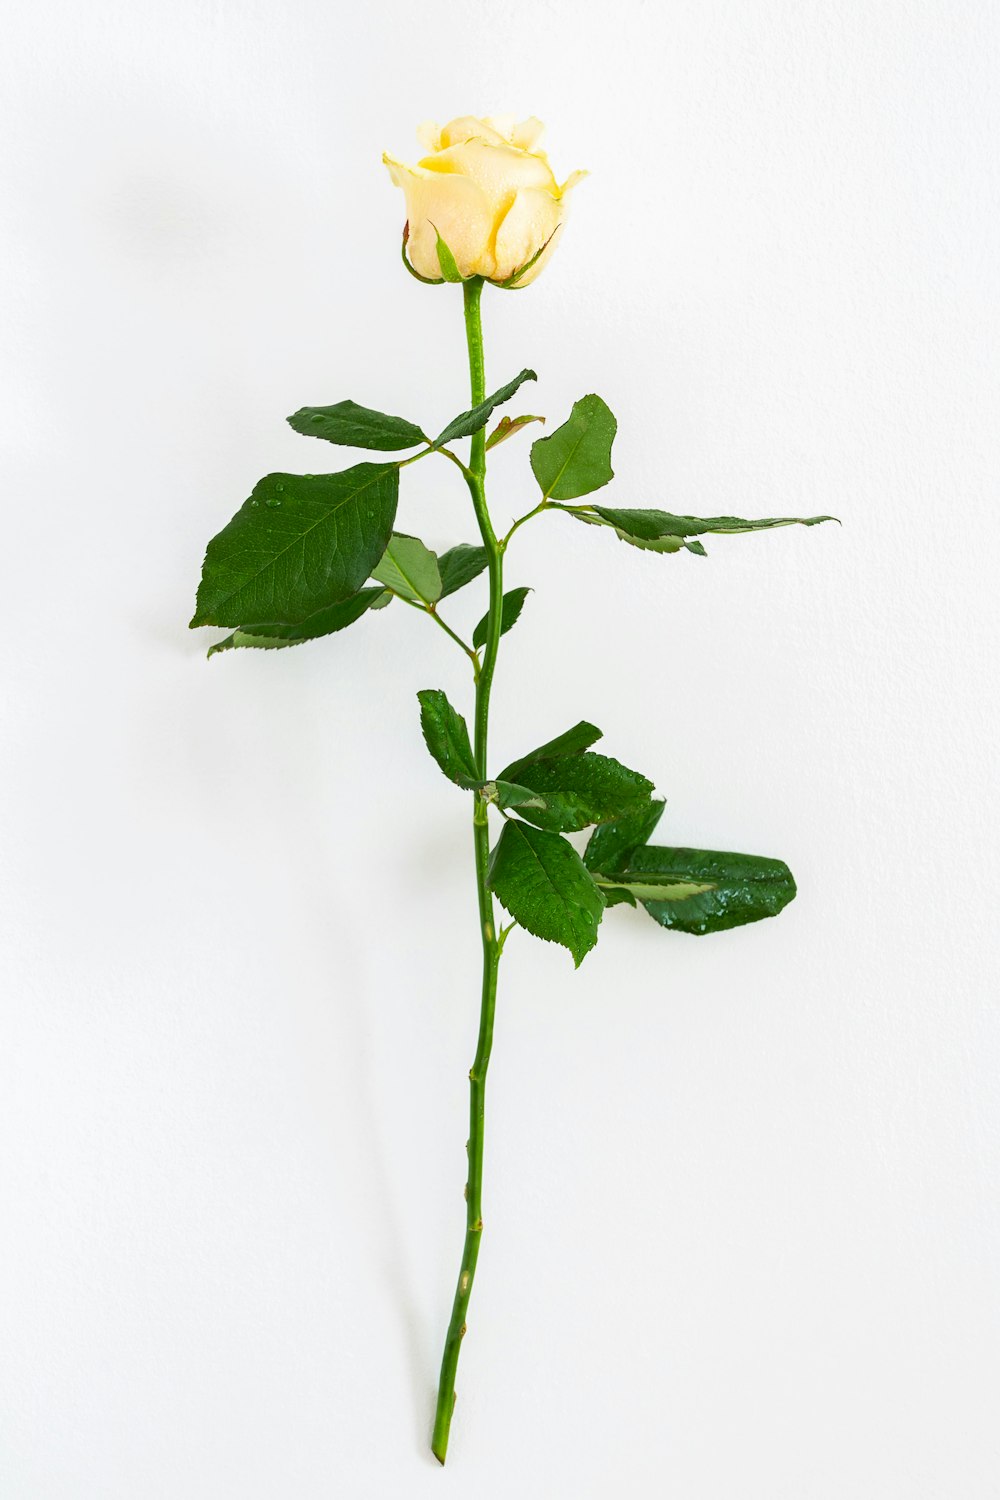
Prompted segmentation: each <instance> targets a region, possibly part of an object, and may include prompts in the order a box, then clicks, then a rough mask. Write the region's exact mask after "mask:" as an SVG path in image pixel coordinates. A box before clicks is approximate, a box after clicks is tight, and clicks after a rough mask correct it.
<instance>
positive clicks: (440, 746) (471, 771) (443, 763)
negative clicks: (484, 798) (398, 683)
mask: <svg viewBox="0 0 1000 1500" xmlns="http://www.w3.org/2000/svg"><path fill="white" fill-rule="evenodd" d="M417 697H418V698H419V700H420V727H421V729H422V730H423V732H424V740H425V741H426V743H427V748H428V750H429V751H430V753H431V755H432V756H433V757H434V759H435V760H436V761H437V763H438V765H439V766H440V767H441V770H442V771H443V772H444V774H445V775H446V776H447V778H448V780H449V781H454V782H455V784H456V786H461V787H465V788H466V789H467V790H471V789H472V788H473V787H475V786H478V785H479V783H480V777H479V774H478V772H477V771H476V758H475V756H474V755H473V753H472V744H471V742H470V740H469V728H468V725H467V724H466V722H465V720H464V719H463V718H462V715H461V714H460V713H459V712H458V710H457V709H454V708H452V706H451V704H450V703H449V702H448V699H447V697H446V696H445V694H444V693H442V692H441V691H440V689H439V688H424V689H423V691H422V692H419V693H418V694H417Z"/></svg>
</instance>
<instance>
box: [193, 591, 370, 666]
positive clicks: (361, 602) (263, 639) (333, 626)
mask: <svg viewBox="0 0 1000 1500" xmlns="http://www.w3.org/2000/svg"><path fill="white" fill-rule="evenodd" d="M391 602H392V595H391V594H390V593H389V592H388V591H387V590H386V589H362V590H361V591H360V593H357V594H352V595H351V597H350V599H345V600H344V602H343V603H342V604H331V605H330V606H329V607H328V608H327V609H321V610H317V612H316V614H314V615H310V616H309V618H308V620H303V622H302V624H301V625H281V624H271V625H245V626H244V627H243V628H242V629H241V630H237V631H234V632H233V634H232V635H229V636H227V637H226V639H225V640H224V641H219V642H217V644H216V645H214V646H210V647H209V649H208V654H209V656H214V655H215V653H216V652H217V651H232V650H235V649H236V648H238V647H241V646H255V647H257V649H258V650H259V649H264V650H270V651H274V650H277V649H278V648H280V647H282V646H300V645H302V643H303V642H304V641H316V640H319V639H320V637H321V636H324V635H334V634H335V633H336V632H337V631H338V630H345V629H346V628H347V626H348V625H353V624H354V622H355V620H360V618H361V616H362V615H364V614H367V613H368V611H369V610H370V609H382V608H383V607H384V606H385V605H386V604H391Z"/></svg>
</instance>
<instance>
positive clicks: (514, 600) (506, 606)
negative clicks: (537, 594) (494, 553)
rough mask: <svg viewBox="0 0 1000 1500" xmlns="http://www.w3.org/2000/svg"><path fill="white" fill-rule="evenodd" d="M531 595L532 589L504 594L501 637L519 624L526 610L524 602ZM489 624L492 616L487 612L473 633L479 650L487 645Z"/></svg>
mask: <svg viewBox="0 0 1000 1500" xmlns="http://www.w3.org/2000/svg"><path fill="white" fill-rule="evenodd" d="M530 593H531V590H530V589H526V588H516V589H508V590H507V592H506V594H504V596H503V601H502V605H501V616H500V634H501V635H506V634H507V632H508V630H510V628H511V626H513V625H516V624H517V621H518V617H519V616H520V613H521V610H522V609H523V608H524V601H525V599H527V597H528V595H529V594H530ZM489 623H490V616H489V611H488V610H487V612H486V614H485V615H483V618H482V619H481V620H480V622H479V624H478V625H477V626H476V628H475V630H474V631H473V632H472V644H473V645H474V646H475V647H476V649H477V650H478V649H479V647H480V646H485V645H486V633H487V630H488V628H489Z"/></svg>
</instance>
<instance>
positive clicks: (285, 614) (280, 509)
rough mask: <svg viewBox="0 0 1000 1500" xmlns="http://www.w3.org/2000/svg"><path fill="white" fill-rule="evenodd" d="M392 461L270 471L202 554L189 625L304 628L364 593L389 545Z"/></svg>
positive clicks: (395, 486) (395, 483) (395, 487)
mask: <svg viewBox="0 0 1000 1500" xmlns="http://www.w3.org/2000/svg"><path fill="white" fill-rule="evenodd" d="M398 499H399V469H398V467H397V465H396V464H356V465H355V467H354V468H353V469H344V470H343V472H342V473H340V474H268V475H267V476H266V477H265V478H264V479H262V480H261V481H260V483H259V484H258V485H256V487H255V488H254V491H253V494H252V495H251V496H250V498H249V500H247V501H246V502H245V503H244V504H243V505H242V507H241V508H240V509H239V510H238V511H237V513H236V515H235V516H234V517H233V519H232V520H231V521H230V522H229V525H228V526H225V527H223V529H222V531H220V532H219V534H218V535H217V536H215V537H213V538H212V540H211V541H210V542H209V544H208V550H207V552H206V554H205V564H204V568H203V570H202V576H201V584H200V585H199V588H198V603H197V606H196V609H195V615H194V619H193V620H192V621H191V625H192V627H193V626H196V625H235V626H237V627H239V628H240V629H242V628H244V627H245V626H247V625H267V624H270V623H271V622H272V621H274V620H281V621H282V622H283V623H284V624H301V622H302V621H303V620H307V619H308V618H309V616H310V615H314V614H315V613H316V611H317V610H320V609H326V608H327V606H328V605H331V604H339V603H340V602H341V601H342V600H344V599H349V598H350V596H351V595H352V594H356V593H357V592H358V590H359V589H360V588H361V586H362V584H363V583H364V582H365V579H366V578H367V577H368V575H369V574H370V573H371V570H372V568H373V567H374V565H375V563H377V562H378V560H379V558H380V557H381V556H382V554H383V552H384V551H385V549H386V545H387V544H388V541H389V537H390V535H391V534H392V523H393V520H394V518H395V515H396V504H397V501H398Z"/></svg>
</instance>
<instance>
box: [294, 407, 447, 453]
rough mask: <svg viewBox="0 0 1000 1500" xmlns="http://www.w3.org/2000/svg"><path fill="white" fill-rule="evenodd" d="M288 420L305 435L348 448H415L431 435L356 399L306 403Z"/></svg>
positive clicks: (383, 449)
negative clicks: (360, 403) (317, 404)
mask: <svg viewBox="0 0 1000 1500" xmlns="http://www.w3.org/2000/svg"><path fill="white" fill-rule="evenodd" d="M288 424H289V426H290V427H293V428H294V429H295V431H296V432H301V433H302V435H303V437H317V438H324V439H325V441H326V442H328V443H339V444H340V445H341V446H342V447H345V448H377V449H378V450H379V451H380V452H382V453H394V452H397V451H398V450H399V449H401V448H415V447H416V446H417V444H418V443H426V442H429V441H430V439H429V438H428V437H427V436H426V435H425V434H424V433H423V432H421V430H420V428H419V427H416V426H414V424H413V423H412V422H407V421H406V420H405V419H404V418H403V417H390V416H387V415H386V413H385V412H382V411H372V410H371V409H370V408H369V407H367V406H358V405H357V403H356V402H354V401H338V402H337V404H336V405H335V406H303V407H301V408H300V410H299V411H297V412H296V413H295V414H294V416H291V417H289V418H288Z"/></svg>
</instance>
